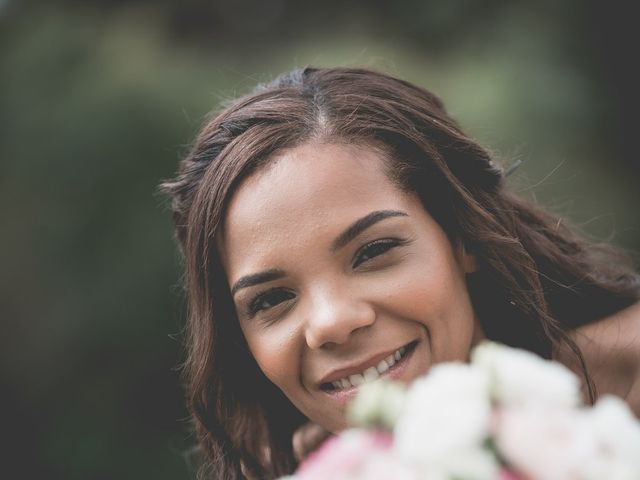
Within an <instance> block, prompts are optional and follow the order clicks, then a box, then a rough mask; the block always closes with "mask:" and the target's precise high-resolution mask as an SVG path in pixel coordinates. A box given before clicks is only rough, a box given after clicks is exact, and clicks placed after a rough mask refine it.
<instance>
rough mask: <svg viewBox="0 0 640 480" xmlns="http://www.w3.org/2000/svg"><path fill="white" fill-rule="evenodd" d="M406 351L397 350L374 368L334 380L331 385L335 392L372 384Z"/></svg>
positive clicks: (402, 349) (404, 348) (403, 349)
mask: <svg viewBox="0 0 640 480" xmlns="http://www.w3.org/2000/svg"><path fill="white" fill-rule="evenodd" d="M406 351H407V349H406V347H402V348H399V349H398V350H397V351H396V352H395V353H393V354H391V355H389V356H388V357H387V358H385V359H384V360H381V361H380V363H378V365H376V366H375V367H369V368H367V369H366V370H365V371H364V372H362V373H356V374H355V375H349V376H348V377H345V378H341V379H340V380H335V381H333V382H331V385H332V386H333V387H334V388H335V389H336V390H345V389H347V388H351V387H357V386H359V385H362V384H363V383H364V382H373V381H374V380H377V379H378V378H380V375H382V374H383V373H384V372H386V371H387V370H389V369H390V368H391V367H393V366H394V365H395V364H396V363H397V362H398V360H400V359H401V358H402V356H403V355H404V354H405V352H406Z"/></svg>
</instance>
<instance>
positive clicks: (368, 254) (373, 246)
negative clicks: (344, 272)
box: [351, 238, 406, 268]
mask: <svg viewBox="0 0 640 480" xmlns="http://www.w3.org/2000/svg"><path fill="white" fill-rule="evenodd" d="M405 243H406V241H404V240H400V239H397V238H385V239H381V240H375V241H373V242H371V243H368V244H367V245H365V246H364V247H362V248H361V249H360V250H358V253H357V254H356V258H355V260H354V261H353V263H352V264H351V267H352V268H357V267H359V266H360V265H362V264H363V263H364V262H366V261H368V260H371V259H373V258H375V257H378V256H380V255H383V254H385V253H387V252H388V251H389V250H391V249H393V248H395V247H398V246H400V245H404V244H405Z"/></svg>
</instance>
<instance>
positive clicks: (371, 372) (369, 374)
mask: <svg viewBox="0 0 640 480" xmlns="http://www.w3.org/2000/svg"><path fill="white" fill-rule="evenodd" d="M377 378H380V374H379V373H378V370H376V367H370V368H367V369H366V370H365V371H364V381H365V382H373V381H374V380H375V379H377Z"/></svg>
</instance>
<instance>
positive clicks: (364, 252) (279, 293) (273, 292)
mask: <svg viewBox="0 0 640 480" xmlns="http://www.w3.org/2000/svg"><path fill="white" fill-rule="evenodd" d="M405 243H407V242H406V240H401V239H397V238H385V239H380V240H375V241H373V242H371V243H368V244H366V245H365V246H363V247H362V248H361V249H360V250H358V252H357V253H356V256H355V259H354V261H353V263H352V264H351V268H358V267H359V266H360V265H362V264H363V263H365V262H367V261H369V260H372V259H374V258H376V257H378V256H380V255H383V254H385V253H387V252H388V251H389V250H391V249H393V248H395V247H398V246H400V245H404V244H405ZM294 297H295V294H294V293H293V292H291V291H289V290H283V289H281V288H279V287H275V288H272V289H269V290H266V291H264V292H261V293H259V294H258V295H256V296H255V298H254V299H253V300H251V302H250V303H249V307H248V309H247V310H248V312H247V313H248V315H249V317H254V316H256V315H257V314H258V313H259V312H261V311H264V310H270V309H271V308H274V307H277V306H278V305H280V304H281V303H283V302H286V301H288V300H291V299H292V298H294ZM263 302H270V303H271V306H267V307H264V306H263V305H262V304H263ZM273 302H275V303H273Z"/></svg>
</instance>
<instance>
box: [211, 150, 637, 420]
mask: <svg viewBox="0 0 640 480" xmlns="http://www.w3.org/2000/svg"><path fill="white" fill-rule="evenodd" d="M385 169H386V164H385V158H384V154H383V153H381V152H379V151H377V150H375V149H373V148H370V147H363V146H355V145H344V144H331V143H321V142H310V143H306V144H303V145H302V146H299V147H296V148H294V149H290V150H286V151H284V152H281V153H279V154H278V155H277V156H276V157H275V158H273V159H272V160H271V161H270V162H269V165H268V166H267V167H265V168H264V169H262V170H259V171H258V172H257V173H255V174H253V175H252V176H250V177H249V178H248V179H246V180H245V181H244V182H243V183H242V184H241V185H240V187H239V189H238V190H237V191H236V193H235V194H234V197H233V198H232V200H231V203H230V205H229V209H228V211H227V215H226V220H225V223H224V228H223V232H222V235H221V237H220V238H219V239H218V248H219V251H220V255H221V258H222V262H223V265H224V268H225V271H226V275H227V279H228V281H229V286H230V288H231V290H232V294H233V299H234V302H235V305H236V311H237V316H238V319H239V322H240V326H241V329H242V331H243V333H244V336H245V338H246V340H247V343H248V345H249V348H250V350H251V352H252V354H253V356H254V357H255V359H256V361H257V363H258V365H259V367H260V368H261V369H262V371H263V372H264V374H265V375H266V376H267V377H268V378H269V379H270V380H271V381H272V382H273V383H274V384H275V385H276V386H277V387H278V388H280V389H281V390H282V391H283V392H284V393H285V395H286V396H287V397H288V398H289V399H290V400H291V402H292V403H293V404H294V405H295V406H296V407H297V408H298V409H299V410H300V411H301V412H302V413H303V414H305V415H306V416H307V418H309V420H310V421H311V422H314V423H316V424H317V425H319V426H321V427H323V428H324V429H326V430H328V431H331V432H337V431H340V430H342V429H344V428H345V426H346V422H345V415H344V410H345V403H346V402H347V401H348V400H349V399H350V398H352V397H353V396H354V395H355V392H356V390H357V387H356V386H354V384H357V383H358V382H359V380H360V379H361V378H360V376H359V375H360V374H362V373H363V372H364V375H365V376H368V377H369V378H372V377H376V376H377V375H380V372H383V373H382V375H383V376H385V377H387V378H391V379H395V380H399V381H402V382H410V381H411V380H413V379H414V378H416V377H418V376H420V375H422V374H424V373H426V372H427V370H428V369H429V368H430V366H431V365H433V364H435V363H439V362H443V361H466V360H467V359H468V356H469V352H470V350H471V348H472V346H473V345H474V344H475V343H477V342H478V341H479V340H480V339H482V338H484V335H483V332H482V329H481V327H480V323H479V321H478V319H477V318H476V316H475V313H474V310H473V307H472V304H471V301H470V298H469V293H468V291H467V287H466V282H465V275H466V274H467V273H470V272H473V271H474V270H475V269H476V268H477V267H476V262H475V259H474V258H473V256H471V255H469V254H467V253H465V251H464V248H463V246H462V244H461V243H460V242H458V241H457V240H455V239H454V240H453V241H451V239H449V238H448V237H447V235H446V234H445V233H444V231H443V230H442V229H441V228H440V226H439V225H438V224H437V223H436V222H435V221H434V220H433V218H432V217H431V216H430V215H429V214H428V213H427V212H426V210H425V209H424V208H423V207H422V204H421V202H420V200H419V199H418V198H417V196H416V195H414V194H412V193H408V192H405V191H402V190H401V189H400V188H399V187H398V186H397V185H396V184H395V183H394V182H392V181H391V180H390V179H389V177H388V176H387V174H386V170H385ZM620 315H622V314H620ZM629 317H633V315H631V314H630V315H629ZM638 318H640V317H639V316H638V315H637V312H636V315H635V319H636V321H635V323H634V322H632V321H629V323H633V324H634V325H637V324H638V321H637V319H638ZM612 321H614V322H617V321H618V320H616V319H613V320H612ZM597 325H598V324H595V325H594V326H588V327H584V330H585V332H587V333H588V335H587V333H585V334H583V333H580V334H577V337H576V340H577V341H578V342H579V345H580V346H581V348H585V357H586V359H587V361H588V362H593V361H596V362H597V361H598V360H597V359H598V358H600V357H598V356H597V355H596V354H595V353H592V352H596V350H597V349H596V348H595V346H594V345H595V344H598V347H599V348H600V347H601V345H600V343H598V342H599V341H600V340H598V339H600V338H601V337H603V334H602V333H599V331H598V330H597V328H598V327H597ZM590 329H592V330H593V332H592V330H590ZM581 330H583V329H581ZM635 331H636V333H637V331H638V329H637V328H636V330H635ZM592 335H595V338H596V341H595V343H594V345H590V344H587V343H588V342H587V343H585V342H584V340H581V338H583V337H584V338H591V336H592ZM638 340H639V337H637V336H636V337H635V340H634V341H631V343H633V344H634V345H638V343H639V342H638ZM603 345H605V344H603ZM405 350H406V351H405ZM632 350H633V352H632V353H631V354H630V355H629V357H630V358H632V359H633V358H635V359H636V363H635V368H632V366H633V362H632V361H631V362H629V361H627V364H630V365H631V366H630V367H628V368H627V369H626V370H624V372H621V373H620V375H619V377H620V378H616V379H615V380H613V379H612V382H614V383H615V385H611V386H607V388H605V390H611V391H613V392H614V393H616V392H620V393H623V394H624V393H627V397H628V400H630V401H632V402H635V407H636V414H638V409H637V407H638V405H637V401H638V392H637V391H636V390H637V389H636V390H634V386H635V383H634V382H635V380H636V379H637V375H638V369H637V359H638V358H640V357H638V355H637V352H638V348H637V347H633V349H632ZM397 352H399V353H401V354H402V356H401V358H400V360H396V359H395V357H397V356H398V353H397ZM394 355H395V357H394ZM634 355H635V357H634ZM559 357H561V355H559ZM385 359H386V360H385ZM594 359H595V360H594ZM394 362H395V363H394ZM616 362H617V360H616V361H612V362H610V363H606V365H605V366H606V369H605V370H608V369H610V368H616V366H617V364H616ZM389 364H392V366H391V368H389V369H388V370H386V371H385V369H386V368H387V367H388V366H389ZM372 367H373V368H372ZM375 367H378V368H377V370H375ZM593 368H594V376H595V377H596V382H599V378H600V376H601V375H600V374H599V373H598V369H596V368H595V367H593ZM604 376H605V378H606V375H604ZM346 379H349V382H346ZM598 386H599V385H598ZM623 386H624V387H623ZM623 396H624V395H623ZM632 406H633V405H632Z"/></svg>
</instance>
